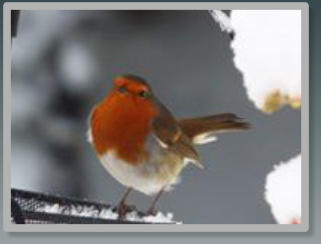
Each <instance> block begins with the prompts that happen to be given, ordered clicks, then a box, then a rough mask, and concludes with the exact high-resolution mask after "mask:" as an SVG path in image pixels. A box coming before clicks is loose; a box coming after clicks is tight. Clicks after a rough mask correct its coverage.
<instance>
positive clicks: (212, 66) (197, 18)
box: [11, 11, 301, 224]
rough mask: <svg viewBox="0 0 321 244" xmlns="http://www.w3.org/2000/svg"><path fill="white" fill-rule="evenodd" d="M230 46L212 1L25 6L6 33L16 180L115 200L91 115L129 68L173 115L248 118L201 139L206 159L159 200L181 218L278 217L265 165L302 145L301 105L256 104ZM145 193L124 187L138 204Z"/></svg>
mask: <svg viewBox="0 0 321 244" xmlns="http://www.w3.org/2000/svg"><path fill="white" fill-rule="evenodd" d="M232 58H233V53H232V51H231V49H230V36H229V35H227V34H226V33H223V32H221V30H220V28H219V25H218V24H217V23H215V22H214V20H213V18H212V17H211V16H210V14H209V13H208V12H207V11H22V12H20V16H19V23H18V29H17V36H16V37H15V38H14V39H13V41H12V169H11V179H12V183H11V184H12V187H15V188H19V189H26V190H31V191H39V192H45V193H50V194H61V195H65V196H69V197H77V198H86V199H90V200H95V201H98V200H101V201H104V202H107V203H112V204H116V203H117V202H118V201H119V199H120V198H121V196H122V194H123V192H124V191H125V188H124V187H123V186H122V185H120V184H119V183H118V182H117V181H116V180H114V179H113V178H112V177H111V176H110V175H109V174H108V173H107V172H106V171H105V170H104V169H103V167H102V166H101V165H100V163H99V161H98V159H97V158H96V157H95V154H94V152H93V150H92V148H91V146H90V145H89V144H88V143H87V142H86V131H87V125H88V124H87V120H88V116H89V113H90V110H91V108H92V107H93V105H94V104H95V103H97V102H99V101H100V100H101V99H102V98H103V97H104V95H105V94H106V93H107V92H108V90H109V89H110V87H111V85H112V79H113V78H114V77H115V76H117V75H119V74H122V73H133V74H135V75H139V76H142V77H143V78H145V79H146V80H147V81H148V82H149V83H150V85H151V86H152V88H153V90H154V93H155V94H156V95H157V96H158V98H159V99H160V100H161V101H162V102H163V103H164V104H165V105H166V106H167V107H168V108H169V109H170V110H171V111H172V112H173V113H174V114H175V115H176V116H177V117H189V116H204V115H210V114H215V113H222V112H233V113H236V114H237V115H238V116H240V117H243V118H245V119H246V120H248V121H249V122H250V123H251V124H252V126H253V128H252V130H251V131H248V132H242V133H232V134H223V135H220V136H219V141H218V142H216V143H212V144H207V145H204V146H202V147H199V148H198V151H199V153H200V156H201V160H202V162H203V164H204V166H205V169H204V170H200V169H198V168H195V167H192V166H190V167H187V168H186V169H185V170H184V171H183V175H182V180H181V183H180V184H179V185H177V186H176V187H175V189H174V190H173V191H171V192H169V193H167V194H164V196H163V197H162V198H161V200H160V202H159V205H158V209H159V210H161V211H163V212H173V213H174V219H176V220H178V221H183V222H184V223H188V224H269V223H275V221H274V219H273V217H272V215H271V213H270V209H269V206H268V205H267V203H266V202H265V201H264V184H265V177H266V175H267V174H268V173H269V172H270V171H271V170H272V168H273V165H274V164H276V163H279V162H280V161H286V160H288V159H289V158H291V157H292V156H293V155H295V154H298V153H300V151H301V148H300V147H301V144H300V141H301V138H300V110H291V109H289V108H283V109H282V110H280V111H279V112H276V113H274V114H272V115H266V114H264V113H262V112H261V111H259V110H257V109H256V108H255V107H254V105H253V104H252V102H250V101H249V100H248V98H247V95H246V90H245V88H244V87H243V83H242V75H241V74H240V73H239V72H238V71H237V70H236V68H235V67H234V64H233V60H232ZM262 75H264V74H262ZM289 121H291V123H289ZM151 200H152V198H150V197H148V196H145V195H142V194H141V193H137V192H136V193H133V194H132V195H131V196H130V197H129V203H130V204H135V205H136V206H137V207H138V209H140V210H144V209H147V208H148V206H149V205H150V202H151Z"/></svg>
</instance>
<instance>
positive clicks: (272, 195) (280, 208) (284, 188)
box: [265, 155, 301, 224]
mask: <svg viewBox="0 0 321 244" xmlns="http://www.w3.org/2000/svg"><path fill="white" fill-rule="evenodd" d="M265 199H266V201H267V203H268V204H269V205H270V207H271V211H272V214H273V216H274V218H275V219H276V221H277V222H278V223H279V224H293V223H300V222H301V155H298V156H296V157H295V158H293V159H291V160H289V161H288V162H285V163H284V162H281V163H280V164H279V165H276V166H274V170H273V171H272V172H271V173H269V174H268V176H267V178H266V185H265Z"/></svg>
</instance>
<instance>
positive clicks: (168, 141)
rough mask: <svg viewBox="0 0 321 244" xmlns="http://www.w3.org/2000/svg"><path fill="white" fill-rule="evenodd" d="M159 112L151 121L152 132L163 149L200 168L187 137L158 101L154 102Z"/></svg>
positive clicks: (196, 155) (194, 151) (195, 153)
mask: <svg viewBox="0 0 321 244" xmlns="http://www.w3.org/2000/svg"><path fill="white" fill-rule="evenodd" d="M154 104H155V105H156V106H157V109H158V111H159V114H158V116H157V117H156V118H155V119H154V120H153V121H152V132H153V135H154V136H155V137H156V139H157V140H158V141H159V143H160V145H161V146H162V147H163V148H168V150H171V151H173V152H176V153H178V154H179V155H181V156H182V157H183V158H184V159H186V160H187V161H189V162H192V163H194V164H196V165H197V166H199V167H201V165H200V163H199V158H198V154H197V152H196V150H195V149H194V147H193V146H192V144H191V141H190V139H189V137H188V136H186V135H185V134H184V132H183V131H182V129H181V128H180V125H179V124H178V122H177V121H176V120H175V118H174V116H173V115H172V114H171V112H170V111H169V110H168V109H167V108H166V107H165V106H164V105H163V104H161V103H160V102H159V101H157V100H156V98H155V100H154Z"/></svg>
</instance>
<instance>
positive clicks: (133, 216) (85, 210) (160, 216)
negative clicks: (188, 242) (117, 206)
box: [36, 203, 181, 224]
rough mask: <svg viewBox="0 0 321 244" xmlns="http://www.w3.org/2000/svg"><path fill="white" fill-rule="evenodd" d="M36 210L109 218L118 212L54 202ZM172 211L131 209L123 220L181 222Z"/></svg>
mask: <svg viewBox="0 0 321 244" xmlns="http://www.w3.org/2000/svg"><path fill="white" fill-rule="evenodd" d="M36 211H37V212H46V213H55V214H66V215H72V216H79V217H92V218H101V219H109V220H116V219H117V218H118V214H117V213H116V212H114V211H112V209H111V208H103V209H101V210H100V211H99V210H98V209H97V208H96V207H95V206H80V205H78V206H77V205H72V206H68V207H66V206H63V205H59V204H58V203H56V204H45V205H43V206H41V207H39V208H37V209H36ZM173 217H174V216H173V214H172V213H166V214H164V213H162V212H157V213H156V215H155V216H153V215H150V216H140V215H139V213H138V212H137V211H132V212H129V213H127V214H126V217H125V220H127V221H135V222H142V223H144V222H147V223H171V224H173V223H175V224H181V222H175V221H174V220H173Z"/></svg>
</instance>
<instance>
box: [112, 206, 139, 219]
mask: <svg viewBox="0 0 321 244" xmlns="http://www.w3.org/2000/svg"><path fill="white" fill-rule="evenodd" d="M134 210H136V207H135V206H134V205H126V204H124V203H120V204H119V205H118V206H117V207H115V208H114V209H113V211H115V212H117V214H118V219H119V220H124V219H125V217H126V214H127V213H130V212H132V211H134Z"/></svg>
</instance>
